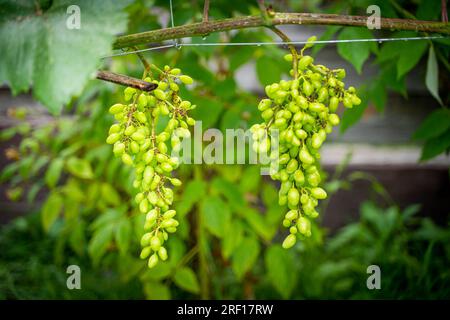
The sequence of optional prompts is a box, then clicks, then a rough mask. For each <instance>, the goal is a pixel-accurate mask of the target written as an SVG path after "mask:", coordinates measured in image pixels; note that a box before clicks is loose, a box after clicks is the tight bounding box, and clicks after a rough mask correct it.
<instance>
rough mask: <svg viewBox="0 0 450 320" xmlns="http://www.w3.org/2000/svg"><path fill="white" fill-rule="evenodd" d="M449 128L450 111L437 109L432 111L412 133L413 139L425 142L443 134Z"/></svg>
mask: <svg viewBox="0 0 450 320" xmlns="http://www.w3.org/2000/svg"><path fill="white" fill-rule="evenodd" d="M449 128H450V111H449V110H447V109H438V110H436V111H433V112H432V113H431V114H430V115H429V116H428V117H427V118H426V119H425V120H424V121H423V122H422V123H421V125H420V127H419V128H418V129H417V130H416V132H414V135H413V138H414V139H422V140H427V139H430V138H434V137H437V136H438V135H440V134H443V133H444V132H445V131H447V129H449Z"/></svg>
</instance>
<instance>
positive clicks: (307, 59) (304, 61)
mask: <svg viewBox="0 0 450 320" xmlns="http://www.w3.org/2000/svg"><path fill="white" fill-rule="evenodd" d="M313 61H314V59H313V57H311V56H303V57H302V58H301V59H300V60H299V62H298V68H299V69H300V70H305V69H306V68H307V67H308V66H309V65H310V64H311V63H313Z"/></svg>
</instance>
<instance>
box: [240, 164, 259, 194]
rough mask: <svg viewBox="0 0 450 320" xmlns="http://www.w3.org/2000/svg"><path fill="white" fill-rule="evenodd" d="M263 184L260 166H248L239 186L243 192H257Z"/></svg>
mask: <svg viewBox="0 0 450 320" xmlns="http://www.w3.org/2000/svg"><path fill="white" fill-rule="evenodd" d="M260 183H261V174H260V167H259V166H248V167H247V168H245V170H244V172H243V174H242V179H241V182H240V184H239V189H240V190H241V192H256V191H257V190H258V188H259V186H260Z"/></svg>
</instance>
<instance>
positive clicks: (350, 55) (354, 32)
mask: <svg viewBox="0 0 450 320" xmlns="http://www.w3.org/2000/svg"><path fill="white" fill-rule="evenodd" d="M370 38H373V35H372V32H370V31H369V30H367V29H364V28H354V27H348V28H344V29H343V30H342V31H341V32H340V33H339V36H338V39H339V40H348V39H370ZM375 48H376V44H375V43H374V42H350V43H345V42H340V43H338V45H337V49H338V53H339V55H340V56H341V57H342V58H344V59H345V60H347V61H348V62H350V63H351V64H352V65H353V66H354V67H355V69H356V71H357V72H358V73H361V70H362V66H363V64H364V62H365V61H366V60H367V58H369V55H370V51H371V50H375Z"/></svg>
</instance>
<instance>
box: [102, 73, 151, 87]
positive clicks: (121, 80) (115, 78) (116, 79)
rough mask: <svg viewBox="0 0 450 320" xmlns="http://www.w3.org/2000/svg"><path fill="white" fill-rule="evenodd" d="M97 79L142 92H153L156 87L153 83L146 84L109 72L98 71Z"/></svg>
mask: <svg viewBox="0 0 450 320" xmlns="http://www.w3.org/2000/svg"><path fill="white" fill-rule="evenodd" d="M96 77H97V79H100V80H104V81H108V82H113V83H117V84H120V85H123V86H128V87H132V88H136V89H138V90H142V91H152V90H155V89H156V87H157V85H156V84H154V83H148V82H145V81H143V80H139V79H136V78H132V77H129V76H125V75H122V74H118V73H114V72H109V71H103V70H99V71H97V76H96Z"/></svg>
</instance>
